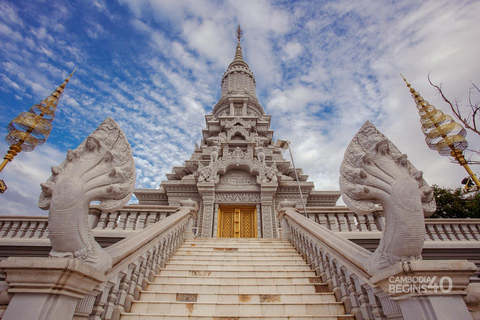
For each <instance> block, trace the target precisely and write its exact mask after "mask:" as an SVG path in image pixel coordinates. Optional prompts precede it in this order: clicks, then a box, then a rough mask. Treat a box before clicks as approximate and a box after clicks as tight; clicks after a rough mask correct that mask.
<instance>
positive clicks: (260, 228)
mask: <svg viewBox="0 0 480 320" xmlns="http://www.w3.org/2000/svg"><path fill="white" fill-rule="evenodd" d="M261 208H262V206H261V205H260V204H257V237H258V238H261V237H262V220H261V214H260V213H261V212H262V211H261Z"/></svg>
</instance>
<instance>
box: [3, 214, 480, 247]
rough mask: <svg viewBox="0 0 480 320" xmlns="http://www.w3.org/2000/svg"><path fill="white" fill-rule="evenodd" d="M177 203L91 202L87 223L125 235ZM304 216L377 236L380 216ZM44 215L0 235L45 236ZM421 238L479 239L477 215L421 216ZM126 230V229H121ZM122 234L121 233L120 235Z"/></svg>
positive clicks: (8, 223)
mask: <svg viewBox="0 0 480 320" xmlns="http://www.w3.org/2000/svg"><path fill="white" fill-rule="evenodd" d="M177 208H178V207H171V206H146V205H129V206H126V207H124V208H122V209H120V210H116V211H114V212H105V211H101V210H100V209H99V208H98V206H95V205H94V206H91V208H90V211H89V220H90V225H91V228H92V231H93V234H94V235H95V236H106V237H108V236H113V233H112V232H111V231H117V232H116V233H115V236H117V237H122V238H123V237H125V236H126V235H128V234H130V233H132V232H135V231H138V230H143V229H145V228H147V227H149V226H151V225H153V224H154V223H156V222H158V221H160V220H162V219H165V218H166V217H168V216H170V215H171V214H172V213H173V212H175V210H177ZM307 214H308V217H309V218H310V219H311V220H313V221H315V222H317V223H318V224H320V225H322V226H324V227H326V228H327V229H329V230H331V231H334V232H340V233H341V234H342V235H343V236H345V237H347V238H349V239H350V238H355V237H358V236H361V235H362V234H364V235H367V234H368V235H369V236H373V237H374V238H380V236H381V232H382V231H383V229H384V225H385V224H384V217H383V215H382V211H381V210H378V211H375V212H373V214H369V215H357V214H356V213H354V212H352V211H350V210H349V209H348V208H346V207H318V208H317V207H307ZM47 227H48V217H46V216H3V217H0V239H2V238H8V239H12V238H14V239H48V228H47ZM425 229H426V234H425V241H427V242H431V241H443V242H445V241H480V219H425ZM125 231H126V232H125ZM122 234H123V236H122Z"/></svg>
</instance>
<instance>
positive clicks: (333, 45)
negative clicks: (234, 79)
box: [0, 0, 480, 213]
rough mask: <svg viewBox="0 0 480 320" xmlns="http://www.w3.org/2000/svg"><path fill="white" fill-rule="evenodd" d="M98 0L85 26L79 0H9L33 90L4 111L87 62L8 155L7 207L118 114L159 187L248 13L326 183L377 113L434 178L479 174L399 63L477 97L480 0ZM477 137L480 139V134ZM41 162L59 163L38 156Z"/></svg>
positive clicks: (271, 96)
mask: <svg viewBox="0 0 480 320" xmlns="http://www.w3.org/2000/svg"><path fill="white" fill-rule="evenodd" d="M89 3H90V4H91V7H93V8H95V9H94V10H90V11H88V12H89V14H91V16H88V15H86V17H85V18H83V19H84V20H81V21H78V22H77V23H82V25H84V26H86V27H85V28H81V29H75V26H74V25H73V24H71V21H73V19H74V18H75V19H76V18H77V16H76V15H75V12H76V10H81V9H82V8H81V7H80V6H78V5H76V4H75V3H71V4H68V5H59V9H58V10H54V11H52V12H41V13H40V14H39V15H38V18H36V17H33V18H32V19H38V20H32V21H30V20H27V19H25V20H24V21H23V20H22V19H20V17H22V18H23V17H24V16H25V15H27V13H25V12H23V11H21V10H20V9H19V8H17V6H16V5H15V4H13V3H12V4H10V3H8V2H2V3H0V9H1V8H4V11H3V12H9V14H8V15H6V14H4V13H3V12H2V10H0V36H1V37H2V47H1V48H0V54H2V58H3V62H2V63H1V65H0V72H1V73H0V74H1V77H0V89H1V91H0V94H5V95H7V94H8V95H12V96H13V97H15V96H16V97H18V98H21V99H23V100H24V102H22V104H21V105H20V104H18V105H17V106H15V105H14V106H8V107H7V106H6V105H5V103H4V102H1V101H0V108H1V109H0V110H2V112H3V115H2V116H1V117H0V120H2V121H3V122H2V123H3V125H5V124H6V123H8V121H10V120H11V118H8V119H7V118H6V117H9V116H11V117H12V118H13V117H14V116H15V115H16V114H15V112H17V113H18V112H20V111H26V110H28V107H29V104H30V103H32V104H33V103H37V102H39V101H41V99H44V98H45V97H46V96H48V95H49V94H50V93H51V92H52V91H53V90H54V89H55V87H56V86H57V85H58V84H60V83H61V82H62V80H63V79H62V77H64V76H65V75H66V74H67V72H68V73H69V72H70V71H71V69H72V68H73V67H74V66H78V67H79V68H78V70H77V73H76V74H75V75H74V77H73V78H72V81H71V82H70V83H69V84H68V85H67V90H66V92H65V94H64V96H62V99H61V100H60V104H59V108H58V111H57V117H56V119H55V122H54V131H53V132H52V137H51V140H49V141H48V142H47V144H46V145H45V146H41V147H39V148H37V149H36V150H35V151H34V152H33V153H31V154H29V155H28V156H25V155H23V154H21V155H19V156H18V159H16V160H14V162H13V163H12V164H10V165H11V166H10V165H9V167H7V169H6V171H5V172H6V173H5V174H7V172H11V173H8V174H9V176H8V179H5V180H8V181H7V183H8V185H9V188H10V189H9V190H8V191H7V193H8V194H6V196H5V195H4V199H8V201H10V202H9V203H10V205H9V206H10V207H8V208H10V209H6V210H14V209H13V208H14V203H15V202H21V203H22V205H23V204H25V205H23V207H22V208H20V207H18V212H22V213H28V212H29V210H30V209H31V208H33V207H34V206H35V202H36V198H37V196H38V194H39V189H38V183H39V182H42V181H40V180H42V179H46V178H48V176H49V166H50V163H52V162H54V161H58V162H60V161H62V160H63V158H64V157H65V156H64V154H65V152H66V149H67V148H75V147H76V146H77V145H78V144H79V142H80V141H81V140H83V139H84V138H85V137H86V136H87V135H88V134H89V133H90V132H92V131H93V130H94V129H95V128H96V127H97V126H98V125H99V123H100V122H101V121H102V120H103V119H105V118H106V117H107V116H112V117H113V118H114V119H115V120H116V121H117V122H118V123H119V124H120V125H121V127H122V129H123V130H124V132H125V134H126V135H127V137H128V139H129V141H130V143H131V145H132V149H133V152H134V156H135V161H136V167H137V173H138V179H137V187H145V188H156V187H158V185H159V184H160V182H161V181H162V180H164V179H165V173H167V172H171V169H172V167H173V166H174V165H180V164H181V163H182V162H183V161H184V160H185V159H188V158H189V157H190V155H191V153H192V151H193V146H194V144H195V142H199V140H200V139H201V129H202V128H203V127H204V126H205V124H204V114H205V113H208V112H209V110H211V108H212V107H213V105H214V104H215V102H216V101H217V99H218V98H219V93H220V81H221V77H222V74H223V72H224V71H225V70H226V68H227V66H228V63H229V62H230V61H231V60H232V59H233V57H234V53H235V45H236V39H235V36H234V33H235V30H236V27H237V25H238V24H241V25H242V29H243V30H244V37H243V39H242V48H243V53H244V58H245V60H246V62H247V63H248V64H249V65H250V68H251V69H252V71H253V72H254V73H255V76H256V81H257V96H258V97H259V99H260V103H262V105H263V106H264V107H265V110H266V112H267V113H269V114H271V115H272V116H273V118H272V129H274V130H275V138H283V139H288V140H291V141H292V151H293V153H294V157H295V162H296V165H297V166H298V167H302V168H303V169H304V170H303V171H304V173H305V174H308V175H310V179H311V180H312V181H314V182H315V184H316V187H317V189H323V190H325V189H328V190H332V189H338V169H339V167H340V163H341V161H342V158H343V152H344V150H345V148H346V146H347V144H348V143H349V141H350V139H351V138H352V137H353V136H354V134H355V133H356V132H357V130H358V129H359V128H360V126H361V125H362V124H363V122H365V121H366V120H367V119H369V120H371V121H372V122H373V123H374V124H375V125H376V126H377V127H378V128H379V129H380V130H381V131H382V132H383V133H385V134H386V135H387V136H388V137H389V138H390V139H391V140H392V141H393V142H394V143H395V144H396V145H397V146H398V147H399V148H400V150H401V151H403V152H405V153H407V154H408V155H409V158H410V159H411V161H412V162H413V164H414V165H416V166H417V167H418V168H419V169H420V170H423V171H424V172H425V177H426V179H427V181H428V182H430V183H437V184H441V185H446V186H458V185H459V181H460V180H461V178H462V177H463V176H465V175H466V174H465V173H464V172H463V171H462V170H463V169H462V168H460V167H459V166H457V165H452V164H450V163H449V162H448V159H447V158H442V157H440V156H439V155H438V154H436V152H434V151H430V150H428V148H427V147H426V145H425V143H424V141H423V139H424V137H423V134H422V133H421V130H420V125H419V119H418V115H417V112H416V108H415V105H414V103H413V100H412V99H411V97H410V96H409V92H408V90H407V88H406V87H405V84H404V83H403V81H402V79H401V78H400V76H399V73H400V72H402V73H403V74H404V75H405V76H406V77H407V78H408V80H409V81H410V82H411V83H412V84H413V86H414V87H415V88H417V89H418V90H419V91H420V93H421V94H422V95H423V96H424V97H425V98H426V99H427V100H429V101H430V102H431V103H433V104H434V105H436V106H437V107H438V108H442V109H443V111H444V112H448V109H446V108H445V105H444V104H443V103H442V101H441V100H439V98H438V96H437V95H436V94H435V91H434V90H433V89H432V88H431V87H430V86H429V85H428V83H427V80H426V77H427V74H428V72H429V71H431V75H432V79H433V80H434V81H436V82H438V83H439V82H443V84H444V89H445V92H446V93H447V94H448V96H449V97H452V99H453V97H457V98H460V99H461V102H465V101H466V98H467V97H468V88H469V86H470V84H469V82H468V81H469V80H472V81H474V82H476V83H480V79H479V75H478V73H477V72H476V71H477V70H479V69H480V60H478V58H477V57H478V56H479V54H480V44H479V43H478V42H476V41H475V39H477V38H478V30H480V21H478V19H477V17H476V16H475V13H476V12H478V11H479V10H480V8H479V6H480V3H479V2H468V1H455V2H451V1H450V2H449V1H424V2H423V3H421V4H420V5H418V4H417V3H416V2H414V1H413V0H412V1H402V2H399V3H397V2H393V3H389V4H388V5H387V4H385V3H384V2H381V1H374V0H370V1H364V2H358V1H356V2H355V1H331V2H318V1H305V2H271V1H253V0H249V1H242V2H238V1H226V2H218V1H208V0H202V1H193V0H192V1H174V2H172V1H160V0H158V1H156V0H141V1H132V0H121V1H120V4H121V5H122V10H120V11H119V12H111V13H110V14H108V13H109V10H111V8H112V5H111V4H110V3H108V2H105V1H100V0H93V1H90V2H89ZM125 9H126V10H125ZM62 14H63V15H64V16H62ZM95 14H97V16H95ZM121 14H123V16H121V17H118V18H117V15H121ZM98 15H100V17H104V15H107V17H109V19H104V18H103V20H99V18H98V17H99V16H98ZM65 17H66V18H65ZM119 21H121V22H122V23H121V24H119V23H118V22H119ZM47 22H48V23H47ZM123 26H126V27H125V28H124V29H122V28H120V27H123ZM2 30H4V31H5V32H3V33H2ZM10 30H11V31H12V32H10ZM126 30H128V32H126ZM119 32H123V33H122V34H119ZM107 34H108V37H105V35H107ZM100 37H103V38H102V40H103V39H105V41H104V43H102V46H95V47H93V46H94V44H93V43H94V42H96V41H94V40H92V38H94V39H95V38H100ZM52 38H53V39H55V41H52ZM19 39H24V40H23V41H19ZM54 58H55V59H54ZM53 60H54V61H55V63H52V62H51V61H53ZM25 104H26V105H25ZM12 107H13V109H12ZM15 108H16V110H15ZM20 109H21V110H20ZM0 114H2V113H1V112H0ZM55 135H58V136H55ZM468 139H469V141H470V143H471V147H472V148H473V149H476V150H478V149H479V148H480V141H479V140H480V139H479V138H477V137H474V135H471V134H469V136H468ZM49 147H50V148H49ZM42 150H44V151H42ZM0 151H2V152H3V151H5V152H6V147H5V146H3V147H2V149H0ZM30 155H32V157H33V158H29V157H30ZM25 157H26V158H25ZM22 159H23V160H22ZM26 159H28V160H26ZM32 159H35V161H34V160H32ZM17 160H18V161H17ZM15 163H17V164H15ZM40 163H49V165H48V166H46V167H41V168H39V166H40ZM17 166H21V167H17ZM24 167H25V168H24ZM12 168H13V169H12ZM20 172H23V173H22V174H20ZM15 175H18V177H15ZM2 176H3V172H2ZM12 177H14V178H16V179H13V178H12ZM40 177H42V178H40ZM9 181H12V182H9ZM30 181H35V183H33V184H32V186H34V187H31V186H30V184H29V183H30ZM15 190H17V191H15ZM32 195H34V196H32ZM27 208H30V209H27ZM32 210H33V209H32ZM9 212H14V211H9ZM35 212H36V211H35Z"/></svg>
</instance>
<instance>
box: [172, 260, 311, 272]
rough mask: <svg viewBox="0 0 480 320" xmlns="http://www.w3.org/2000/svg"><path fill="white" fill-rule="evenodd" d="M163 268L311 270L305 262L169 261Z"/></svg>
mask: <svg viewBox="0 0 480 320" xmlns="http://www.w3.org/2000/svg"><path fill="white" fill-rule="evenodd" d="M164 270H209V271H227V270H228V271H311V268H310V266H309V265H307V264H305V263H304V264H289V265H280V264H277V265H273V264H272V265H270V264H249V265H246V264H244V265H239V264H218V263H217V264H192V262H191V261H190V263H189V264H187V263H169V264H168V265H167V266H166V267H165V269H164Z"/></svg>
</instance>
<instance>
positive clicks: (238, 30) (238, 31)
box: [235, 25, 243, 44]
mask: <svg viewBox="0 0 480 320" xmlns="http://www.w3.org/2000/svg"><path fill="white" fill-rule="evenodd" d="M235 35H236V36H237V39H238V43H239V44H240V39H241V38H242V36H243V31H242V29H241V28H240V25H238V29H237V31H236V32H235Z"/></svg>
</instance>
